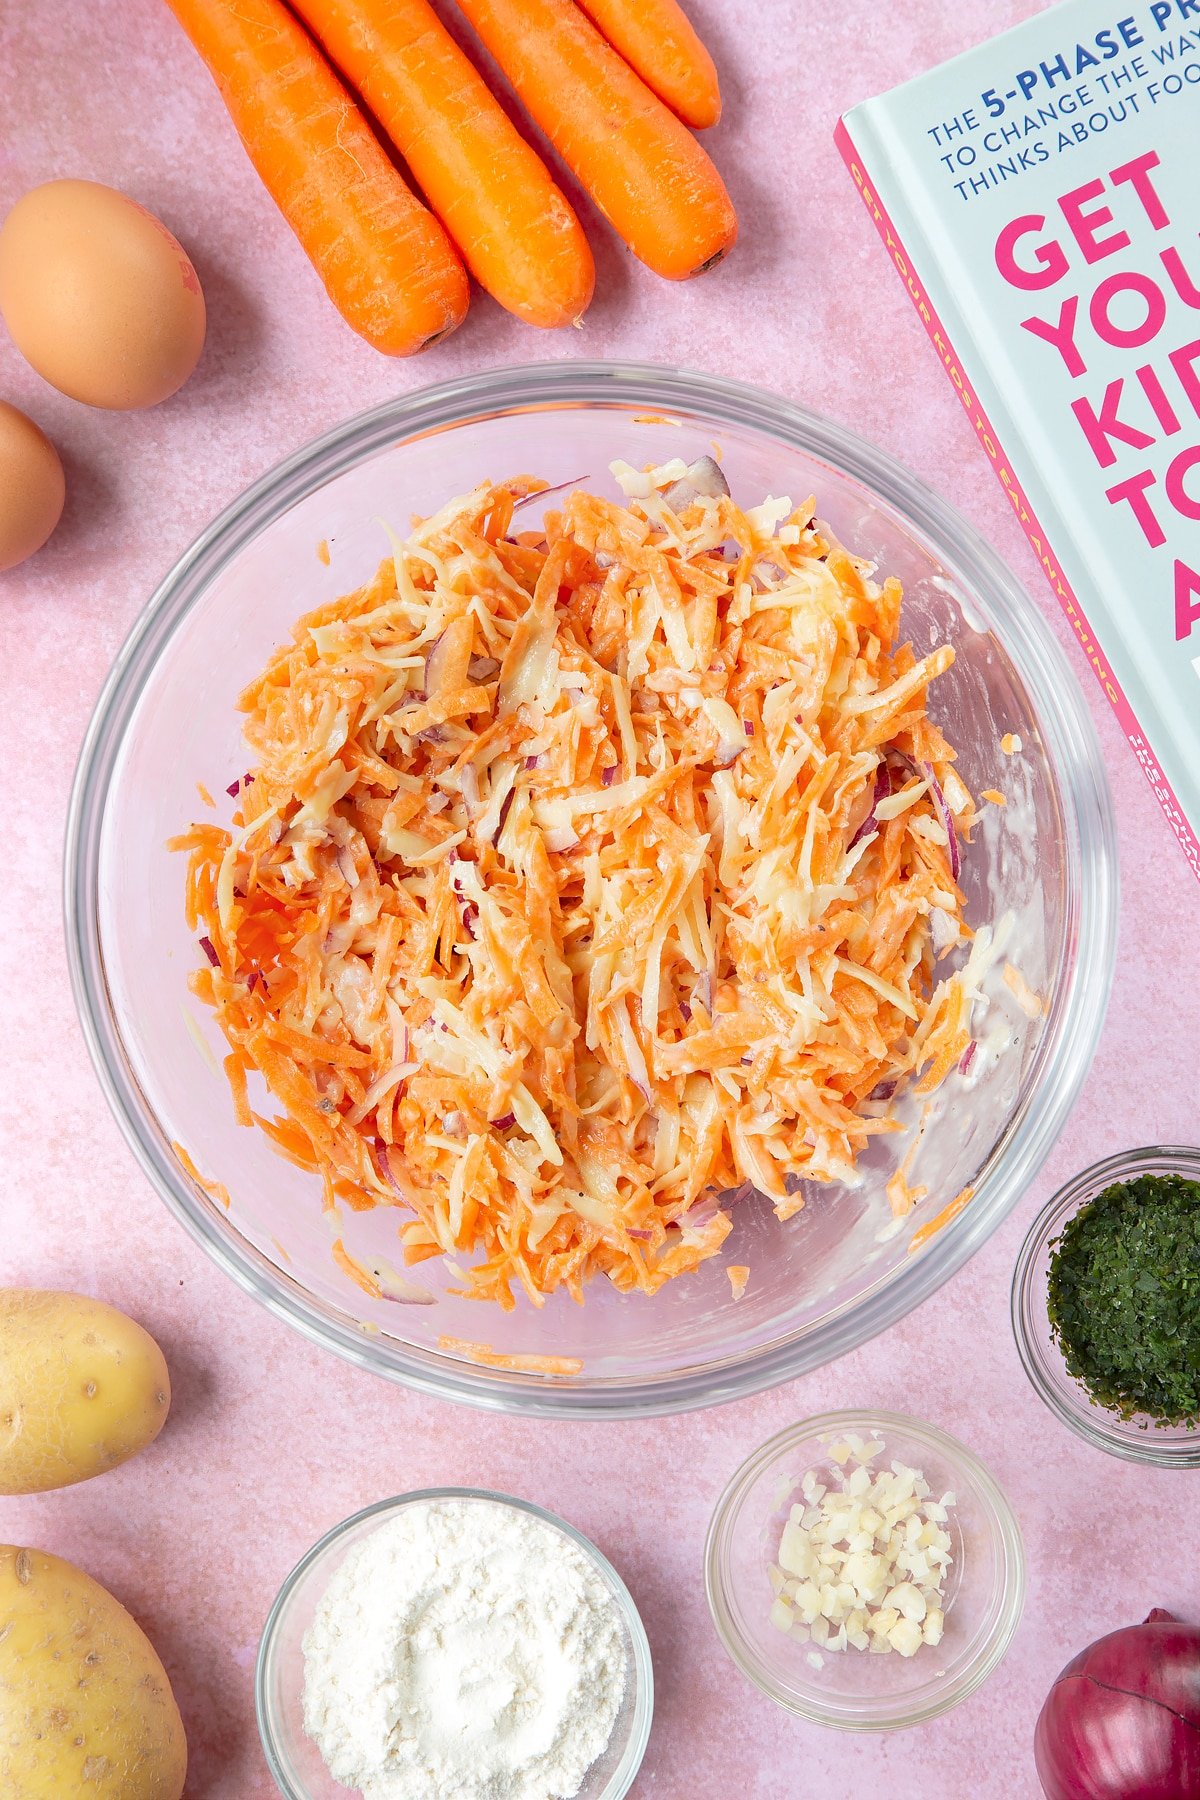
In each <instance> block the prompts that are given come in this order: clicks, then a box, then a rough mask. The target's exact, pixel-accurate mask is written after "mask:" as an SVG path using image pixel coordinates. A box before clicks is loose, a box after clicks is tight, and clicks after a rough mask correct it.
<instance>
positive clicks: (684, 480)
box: [663, 456, 729, 512]
mask: <svg viewBox="0 0 1200 1800" xmlns="http://www.w3.org/2000/svg"><path fill="white" fill-rule="evenodd" d="M728 492H729V483H728V482H727V481H726V479H725V476H724V473H723V471H722V469H721V466H720V464H719V463H717V462H714V460H713V458H712V457H711V456H699V457H697V458H696V461H695V462H694V463H689V464H688V472H687V474H686V475H682V476H680V478H679V480H678V481H673V482H672V483H671V485H670V487H669V488H668V489H667V490H666V492H665V493H664V494H663V499H664V501H665V502H666V504H667V505H668V506H669V507H670V508H671V510H672V512H678V511H679V509H680V507H683V506H690V505H691V503H692V501H693V500H697V499H699V498H700V496H701V495H703V496H704V498H705V499H707V500H716V499H718V498H719V497H720V496H721V495H723V494H728Z"/></svg>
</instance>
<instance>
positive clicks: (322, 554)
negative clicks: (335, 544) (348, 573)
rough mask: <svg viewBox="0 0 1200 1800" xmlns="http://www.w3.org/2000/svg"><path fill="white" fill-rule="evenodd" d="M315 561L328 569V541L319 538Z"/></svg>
mask: <svg viewBox="0 0 1200 1800" xmlns="http://www.w3.org/2000/svg"><path fill="white" fill-rule="evenodd" d="M317 561H318V562H319V563H324V564H325V567H326V568H328V567H329V539H328V538H321V539H320V540H319V542H318V544H317Z"/></svg>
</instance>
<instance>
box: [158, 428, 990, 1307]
mask: <svg viewBox="0 0 1200 1800" xmlns="http://www.w3.org/2000/svg"><path fill="white" fill-rule="evenodd" d="M697 468H699V465H694V466H693V470H690V471H689V470H687V469H686V468H685V467H684V465H683V464H682V463H678V462H677V463H672V464H668V465H664V466H663V467H662V468H660V469H653V470H649V471H642V472H637V471H633V470H631V469H628V468H626V467H625V466H624V465H620V464H618V465H614V473H615V474H617V476H618V478H619V479H620V480H621V481H622V484H623V486H624V487H625V491H626V496H627V502H628V503H627V504H625V505H622V504H620V503H617V502H614V501H612V500H609V499H604V498H601V497H599V496H598V495H595V494H592V493H587V492H581V491H574V492H572V493H571V494H570V495H569V496H567V497H566V498H565V500H564V501H563V502H562V506H561V511H549V512H547V514H546V517H545V523H544V525H543V526H541V527H539V528H538V529H537V530H532V531H522V530H520V521H519V518H515V517H514V514H515V512H516V509H517V508H518V506H519V505H520V503H521V502H522V501H523V500H524V499H525V498H526V497H528V496H531V495H533V494H534V493H536V492H537V491H538V490H539V489H540V488H541V486H542V484H541V483H539V482H536V481H534V480H532V479H530V478H520V479H517V480H514V481H511V482H509V483H507V484H503V485H500V486H494V487H493V486H487V487H482V488H480V489H478V490H477V491H476V492H474V493H472V494H469V495H467V496H465V497H464V498H460V499H457V500H454V501H452V502H451V503H450V504H449V505H447V506H446V507H444V508H443V509H442V510H441V511H440V512H439V513H437V514H436V516H434V517H432V518H429V519H426V520H424V521H422V522H419V523H418V524H416V525H415V527H414V529H413V530H412V533H411V535H410V536H409V537H408V539H407V540H406V541H404V542H397V543H396V545H395V553H394V556H393V557H392V558H391V559H390V560H388V561H387V562H386V563H384V565H383V566H382V567H381V569H380V570H379V572H378V574H377V575H376V577H375V578H374V580H373V581H371V582H369V583H368V584H367V586H365V587H364V588H362V589H361V590H359V591H358V592H356V593H353V594H349V595H347V596H346V597H344V598H342V599H339V600H336V601H334V602H332V603H331V604H328V605H326V606H323V607H321V608H320V609H319V610H317V611H316V612H313V613H310V614H309V615H308V616H307V617H306V618H304V619H302V620H301V621H300V622H299V624H298V625H297V626H296V627H295V630H294V634H293V636H294V641H293V642H292V643H291V644H289V645H287V646H286V647H285V648H282V649H281V650H279V651H278V652H277V653H276V654H275V655H274V656H273V657H272V659H271V661H270V662H269V663H268V665H267V667H266V668H265V669H264V670H263V672H262V673H261V675H260V676H259V677H258V679H257V680H256V681H254V682H252V683H251V685H250V686H249V687H248V688H247V689H246V691H245V693H244V695H243V696H242V700H241V705H242V708H243V710H244V711H245V713H246V714H247V721H246V725H245V736H246V741H247V744H248V746H249V751H250V756H251V758H252V759H253V768H252V770H251V771H250V773H249V774H247V775H246V776H244V777H242V778H241V779H240V780H239V781H237V782H235V783H234V785H233V787H231V789H230V792H231V794H232V795H233V796H234V797H235V804H236V808H237V810H236V811H235V813H234V816H233V822H232V828H231V829H225V828H222V827H221V826H219V825H217V824H215V823H212V822H203V823H198V824H195V825H193V827H192V828H191V830H190V831H189V832H187V833H186V834H185V835H184V836H183V837H181V838H178V839H176V840H175V841H174V847H175V848H179V849H183V850H186V851H187V852H188V853H189V864H188V880H187V908H188V918H189V922H190V923H191V925H192V927H193V928H194V929H196V930H197V931H198V932H199V933H201V934H202V938H201V943H202V947H203V949H204V952H205V959H206V961H205V964H204V966H202V967H200V968H199V969H198V970H197V971H196V972H195V973H194V974H193V975H192V977H191V985H192V989H193V992H194V993H195V994H196V995H197V996H198V997H199V998H200V999H201V1000H203V1001H204V1002H206V1003H207V1004H209V1005H210V1006H211V1007H213V1008H214V1010H215V1014H216V1017H217V1019H218V1021H219V1023H220V1026H221V1029H222V1030H223V1032H224V1034H225V1037H226V1038H227V1040H228V1043H229V1047H230V1055H229V1056H228V1057H227V1058H226V1072H227V1074H228V1075H229V1078H230V1081H231V1083H232V1085H233V1089H234V1094H235V1098H236V1101H237V1107H238V1113H239V1117H241V1118H242V1119H243V1120H244V1121H247V1122H249V1121H250V1120H253V1121H254V1122H256V1123H257V1124H258V1125H259V1126H260V1127H261V1128H262V1129H263V1130H264V1131H265V1132H267V1133H268V1134H269V1136H270V1137H271V1139H272V1140H273V1142H274V1144H275V1146H276V1148H277V1149H278V1150H279V1151H280V1153H281V1154H282V1155H284V1156H286V1157H287V1158H289V1159H290V1160H291V1161H292V1162H293V1163H296V1164H298V1165H299V1166H300V1167H301V1168H303V1169H306V1170H311V1171H313V1172H315V1173H317V1174H319V1176H320V1177H321V1179H322V1181H323V1183H324V1192H325V1199H326V1204H327V1205H329V1206H330V1207H332V1206H335V1205H336V1204H337V1203H339V1202H341V1203H343V1204H345V1205H349V1206H350V1207H351V1208H367V1207H373V1206H377V1205H381V1204H383V1205H391V1206H396V1207H398V1208H400V1209H402V1211H403V1212H404V1214H405V1215H406V1216H405V1217H404V1219H403V1222H402V1223H401V1224H400V1226H399V1231H400V1237H401V1239H402V1243H403V1249H404V1257H405V1260H406V1261H407V1262H409V1263H414V1262H419V1261H421V1260H423V1259H425V1258H427V1257H433V1256H438V1255H443V1254H445V1255H455V1256H457V1257H458V1259H459V1260H460V1262H462V1263H463V1264H464V1266H465V1272H464V1276H463V1279H464V1282H465V1288H464V1289H463V1290H462V1291H465V1292H467V1293H469V1294H470V1295H471V1296H473V1297H478V1298H484V1299H491V1300H493V1301H497V1302H499V1303H500V1304H501V1305H502V1306H505V1307H511V1306H512V1305H513V1304H515V1300H514V1289H516V1290H517V1291H520V1290H523V1291H524V1292H525V1293H526V1294H527V1295H528V1296H529V1298H530V1300H531V1301H532V1302H534V1303H535V1304H541V1303H542V1302H543V1300H544V1298H545V1297H546V1296H547V1295H549V1294H551V1293H553V1292H555V1291H556V1290H558V1289H560V1288H562V1289H565V1290H566V1291H568V1292H569V1293H570V1294H571V1295H573V1296H574V1297H575V1298H576V1299H581V1298H582V1296H583V1291H584V1286H585V1283H586V1282H587V1280H588V1278H589V1277H591V1276H594V1275H597V1274H604V1275H606V1276H607V1277H608V1278H609V1279H610V1280H611V1281H612V1282H613V1283H614V1284H615V1285H616V1286H617V1287H618V1288H620V1289H622V1290H633V1289H636V1290H641V1291H643V1292H646V1293H653V1292H655V1291H656V1290H657V1289H659V1288H660V1287H661V1286H662V1285H663V1284H664V1283H665V1282H666V1281H668V1280H670V1279H671V1278H673V1277H674V1276H676V1275H679V1274H682V1273H684V1272H685V1271H688V1270H691V1269H694V1268H695V1267H696V1266H697V1265H698V1264H700V1263H701V1262H703V1261H704V1260H705V1259H706V1258H708V1257H711V1256H713V1255H714V1254H715V1253H716V1252H717V1251H718V1250H719V1249H720V1247H721V1244H722V1242H723V1241H724V1239H725V1237H726V1236H727V1234H728V1232H729V1230H730V1229H731V1220H730V1214H729V1202H730V1198H731V1196H732V1197H734V1198H736V1197H737V1195H738V1194H739V1193H743V1194H744V1193H748V1192H749V1191H750V1190H751V1189H755V1190H758V1191H759V1192H760V1193H762V1194H765V1195H767V1196H768V1197H769V1198H770V1199H771V1201H773V1203H774V1205H775V1207H776V1209H777V1211H778V1213H779V1215H780V1216H781V1217H782V1218H786V1217H788V1216H789V1215H791V1214H792V1213H794V1212H796V1211H797V1210H799V1208H800V1207H801V1206H802V1205H803V1191H802V1187H801V1184H802V1183H804V1182H808V1181H816V1182H825V1181H834V1180H838V1179H841V1178H844V1177H845V1176H847V1175H848V1174H849V1172H850V1171H851V1169H852V1168H853V1165H854V1163H855V1160H856V1158H857V1156H858V1155H859V1153H860V1152H861V1151H862V1150H863V1149H864V1147H865V1146H866V1144H867V1142H868V1140H869V1138H870V1136H871V1135H872V1134H873V1133H879V1132H884V1131H889V1130H893V1129H895V1125H894V1122H893V1121H892V1120H891V1119H889V1118H888V1117H887V1116H886V1115H885V1112H884V1109H883V1107H882V1106H881V1105H875V1106H874V1107H867V1108H865V1109H864V1102H866V1101H868V1100H870V1099H872V1098H873V1097H874V1098H875V1099H876V1100H880V1099H883V1098H887V1097H890V1095H891V1094H892V1093H894V1092H895V1090H896V1088H897V1086H898V1085H900V1084H903V1083H905V1082H907V1081H909V1080H911V1081H913V1083H914V1084H915V1085H916V1087H917V1091H918V1092H921V1093H927V1092H929V1091H931V1089H932V1088H933V1087H935V1086H936V1085H937V1084H938V1083H939V1082H940V1081H941V1080H942V1079H944V1077H945V1076H946V1075H947V1074H948V1073H949V1071H950V1070H951V1069H953V1068H954V1067H955V1065H956V1064H957V1063H958V1060H959V1058H960V1057H961V1056H962V1054H963V1052H964V1050H965V1049H966V1047H967V1045H968V1043H969V1041H970V1034H969V1029H968V1027H969V1011H970V1002H969V999H968V995H967V993H966V990H965V989H964V985H963V983H962V981H961V980H960V978H959V977H958V976H957V975H954V974H946V975H943V976H942V977H941V978H940V979H939V974H938V970H937V967H936V965H937V961H938V958H939V956H940V955H942V954H944V953H945V951H946V950H947V949H948V948H949V947H950V946H951V945H953V944H961V943H963V942H964V941H965V939H966V938H968V937H969V935H970V934H969V932H968V931H967V929H966V927H965V925H964V924H963V920H962V905H963V896H962V894H961V892H960V890H959V887H958V885H957V875H958V869H959V850H958V842H959V839H963V838H966V837H968V836H969V832H970V827H971V824H972V822H973V819H974V804H973V802H972V800H971V797H970V795H969V794H968V793H967V791H966V788H965V787H964V785H963V783H962V782H961V780H959V779H958V778H957V777H956V776H954V775H953V774H952V773H951V769H950V765H951V763H952V761H953V757H954V752H953V750H952V748H951V747H950V745H949V744H948V743H947V742H946V740H945V739H944V738H943V736H942V734H941V732H940V731H939V730H938V728H937V727H936V725H934V724H933V723H932V722H931V720H930V719H929V718H928V716H927V712H926V698H927V692H928V689H929V685H930V683H931V682H932V681H933V680H934V679H935V678H936V677H937V676H938V675H940V674H941V673H942V672H943V671H944V670H945V669H947V668H948V667H949V665H950V663H951V662H952V660H953V651H952V649H951V648H950V647H949V646H948V645H939V646H937V647H935V648H934V649H933V650H932V651H931V652H930V653H929V654H928V655H926V656H924V657H922V658H920V659H918V658H917V657H916V656H915V655H914V653H913V651H912V650H911V648H910V647H909V646H907V645H905V644H901V643H899V641H898V636H899V624H900V602H901V593H900V587H899V584H898V583H897V582H896V581H894V580H885V581H883V582H882V584H878V583H876V582H875V581H874V580H873V579H872V572H871V569H870V567H869V565H867V564H865V563H863V562H861V561H860V560H859V559H857V558H856V557H854V556H853V555H851V554H850V553H848V552H847V551H846V550H844V549H843V548H841V547H840V546H839V545H838V544H836V543H835V542H834V541H832V539H831V538H830V536H829V535H828V533H827V532H825V531H824V530H823V529H822V528H821V527H820V526H819V525H818V523H817V522H816V521H815V519H814V514H813V503H812V502H811V501H808V502H806V503H805V504H803V505H801V506H799V507H793V506H792V504H791V502H790V501H789V500H779V501H776V500H768V501H766V502H765V503H764V504H763V505H761V506H758V507H756V508H753V509H751V510H749V511H742V510H741V509H740V508H739V507H738V506H737V505H736V504H735V502H734V501H733V499H732V498H731V497H729V495H728V494H727V493H724V492H722V491H721V489H722V488H723V486H724V483H723V481H720V480H719V479H718V480H716V481H714V480H713V479H712V478H711V471H712V470H713V469H714V468H715V465H712V464H709V465H708V469H709V472H710V473H709V476H708V478H707V479H706V480H705V481H704V482H693V481H692V480H691V479H689V478H690V477H691V476H693V475H694V473H695V470H696V469H697ZM717 475H718V477H719V471H717ZM714 489H715V491H714ZM253 1072H257V1073H258V1075H260V1076H261V1077H262V1079H263V1081H264V1082H265V1084H266V1087H267V1089H268V1090H269V1091H270V1093H271V1095H272V1096H273V1097H274V1099H275V1101H276V1102H277V1105H278V1107H279V1109H280V1110H279V1111H278V1112H277V1113H276V1114H275V1116H273V1117H262V1116H260V1115H259V1114H258V1113H257V1112H253V1111H252V1109H251V1105H250V1101H249V1098H248V1097H247V1087H246V1078H247V1076H248V1075H250V1074H252V1073H253ZM916 1197H917V1196H916V1194H915V1193H912V1194H910V1191H909V1190H908V1189H907V1188H906V1189H905V1191H904V1193H903V1195H897V1196H893V1205H896V1204H897V1200H899V1202H900V1207H899V1208H898V1209H906V1208H907V1206H908V1205H911V1204H912V1200H913V1199H915V1198H916ZM342 1255H343V1258H344V1257H345V1252H344V1250H343V1251H342ZM739 1273H740V1271H739ZM731 1274H732V1271H731ZM355 1278H356V1279H358V1277H357V1276H356V1277H355ZM360 1284H361V1283H360Z"/></svg>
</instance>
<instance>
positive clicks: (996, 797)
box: [979, 788, 1008, 806]
mask: <svg viewBox="0 0 1200 1800" xmlns="http://www.w3.org/2000/svg"><path fill="white" fill-rule="evenodd" d="M979 798H980V799H981V800H990V801H991V803H992V805H993V806H1007V805H1008V801H1007V800H1006V799H1005V798H1004V795H1003V794H1002V793H1001V792H1000V790H999V788H980V790H979Z"/></svg>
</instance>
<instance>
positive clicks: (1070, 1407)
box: [1012, 1144, 1200, 1469]
mask: <svg viewBox="0 0 1200 1800" xmlns="http://www.w3.org/2000/svg"><path fill="white" fill-rule="evenodd" d="M1138 1175H1182V1176H1183V1177H1184V1179H1185V1180H1188V1181H1200V1150H1195V1149H1189V1148H1187V1147H1186V1146H1185V1145H1182V1144H1149V1145H1147V1146H1146V1148H1145V1149H1142V1150H1126V1151H1123V1152H1122V1153H1121V1154H1120V1155H1119V1156H1110V1157H1107V1158H1106V1159H1105V1161H1104V1162H1098V1163H1093V1165H1092V1166H1091V1168H1090V1169H1084V1171H1083V1173H1082V1174H1081V1175H1077V1176H1076V1177H1075V1179H1074V1181H1068V1182H1067V1184H1066V1186H1065V1187H1061V1188H1059V1190H1058V1192H1057V1194H1055V1196H1054V1198H1053V1199H1052V1200H1051V1201H1050V1202H1049V1204H1048V1205H1047V1206H1046V1207H1045V1208H1044V1209H1043V1211H1042V1212H1040V1213H1039V1214H1038V1216H1037V1218H1036V1219H1035V1220H1034V1222H1033V1224H1032V1225H1031V1226H1030V1228H1029V1235H1028V1236H1027V1237H1026V1239H1025V1242H1024V1243H1023V1244H1022V1246H1021V1253H1020V1255H1019V1256H1018V1258H1017V1266H1016V1271H1015V1273H1014V1275H1013V1287H1012V1323H1013V1332H1014V1334H1015V1336H1016V1340H1017V1350H1018V1351H1019V1353H1020V1357H1021V1362H1022V1363H1023V1365H1024V1368H1025V1373H1026V1374H1027V1375H1028V1377H1029V1379H1030V1381H1031V1382H1032V1383H1033V1385H1034V1387H1035V1388H1036V1390H1037V1392H1038V1394H1039V1395H1040V1396H1041V1398H1042V1399H1043V1400H1044V1401H1045V1403H1046V1405H1047V1406H1048V1407H1049V1408H1050V1410H1051V1412H1052V1413H1054V1414H1055V1415H1056V1417H1058V1418H1060V1419H1061V1420H1062V1422H1063V1424H1064V1425H1069V1426H1070V1428H1071V1430H1072V1431H1074V1432H1076V1433H1077V1434H1078V1436H1080V1437H1081V1438H1083V1439H1084V1440H1085V1442H1086V1443H1089V1444H1092V1445H1093V1446H1094V1447H1095V1448H1096V1449H1097V1450H1107V1451H1108V1453H1109V1455H1110V1456H1123V1457H1125V1459H1126V1460H1127V1461H1129V1462H1141V1463H1154V1464H1156V1465H1157V1466H1158V1467H1159V1468H1160V1469H1197V1468H1200V1430H1197V1429H1196V1428H1194V1427H1188V1426H1184V1425H1159V1424H1158V1423H1157V1422H1156V1421H1155V1420H1154V1419H1151V1418H1148V1417H1147V1416H1146V1415H1145V1414H1144V1413H1135V1414H1134V1416H1133V1417H1132V1418H1130V1419H1123V1418H1121V1416H1120V1414H1119V1413H1115V1412H1112V1411H1110V1409H1109V1408H1108V1407H1106V1406H1100V1405H1099V1404H1098V1403H1097V1402H1096V1401H1095V1400H1093V1399H1092V1397H1091V1395H1090V1394H1089V1393H1088V1390H1087V1388H1086V1387H1085V1386H1084V1384H1083V1382H1082V1381H1079V1380H1077V1379H1076V1377H1075V1376H1074V1375H1072V1374H1070V1373H1069V1371H1068V1369H1067V1365H1066V1361H1065V1360H1064V1357H1063V1353H1062V1350H1061V1348H1060V1347H1059V1344H1058V1341H1057V1339H1056V1338H1055V1336H1054V1333H1053V1331H1052V1329H1051V1326H1050V1319H1049V1315H1048V1313H1047V1310H1046V1301H1047V1289H1048V1283H1049V1277H1050V1253H1051V1248H1052V1246H1053V1244H1054V1243H1055V1242H1056V1240H1057V1239H1058V1238H1060V1237H1061V1236H1062V1233H1063V1228H1064V1226H1065V1225H1066V1223H1067V1221H1068V1220H1069V1219H1070V1218H1071V1216H1072V1214H1074V1213H1076V1212H1078V1211H1079V1208H1080V1207H1081V1206H1085V1205H1086V1204H1087V1202H1088V1201H1089V1200H1094V1199H1095V1197H1096V1195H1097V1194H1099V1193H1101V1192H1102V1191H1103V1190H1104V1189H1105V1188H1106V1187H1111V1186H1112V1185H1113V1183H1114V1182H1117V1181H1132V1180H1133V1179H1134V1178H1135V1177H1136V1176H1138Z"/></svg>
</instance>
